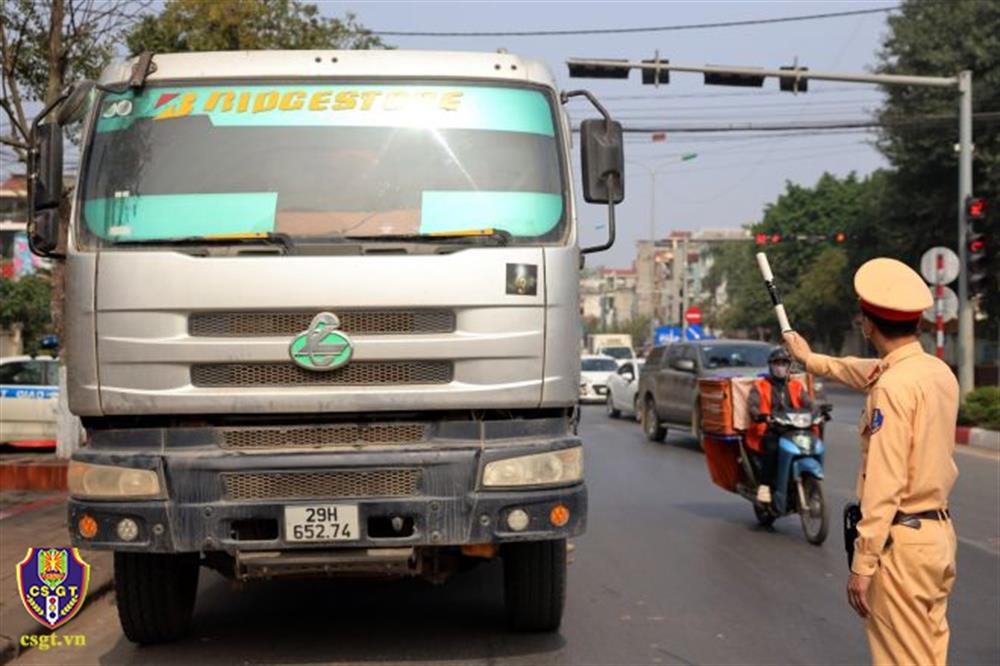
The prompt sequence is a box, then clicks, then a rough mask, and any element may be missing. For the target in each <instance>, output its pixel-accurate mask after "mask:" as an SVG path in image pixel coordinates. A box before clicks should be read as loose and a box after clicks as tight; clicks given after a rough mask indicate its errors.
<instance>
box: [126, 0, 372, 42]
mask: <svg viewBox="0 0 1000 666" xmlns="http://www.w3.org/2000/svg"><path fill="white" fill-rule="evenodd" d="M126 43H127V44H128V48H129V50H130V51H131V52H132V53H139V52H141V51H146V50H151V51H161V52H177V51H239V50H256V49H370V48H379V47H383V46H384V44H383V43H382V40H381V39H379V38H378V37H376V36H374V35H372V34H371V32H370V31H368V30H366V29H365V28H364V27H362V26H361V25H359V24H358V23H357V21H356V20H355V17H354V15H353V14H347V15H346V16H345V17H344V18H343V19H336V18H327V17H324V16H321V15H320V13H319V9H318V8H317V7H316V6H315V5H311V4H305V3H302V2H299V1H298V0H213V2H205V1H204V0H168V2H167V3H166V6H165V7H164V8H163V11H162V12H161V13H160V14H159V15H150V16H146V17H144V18H143V19H142V20H141V21H139V22H138V23H137V24H136V25H135V28H134V29H133V30H132V31H131V32H130V33H129V35H128V37H127V39H126Z"/></svg>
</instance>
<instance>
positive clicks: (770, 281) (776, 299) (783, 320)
mask: <svg viewBox="0 0 1000 666" xmlns="http://www.w3.org/2000/svg"><path fill="white" fill-rule="evenodd" d="M757 266H758V267H759V268H760V274H761V275H763V276H764V286H765V287H767V293H768V295H770V297H771V303H772V304H773V305H774V314H775V315H776V316H777V317H778V325H779V326H780V327H781V332H782V333H788V332H790V331H791V330H792V326H791V324H789V323H788V315H787V314H786V313H785V305H784V303H782V302H781V294H780V293H778V288H777V287H776V286H775V285H774V273H772V272H771V264H770V263H768V261H767V255H766V254H764V253H763V252H758V253H757Z"/></svg>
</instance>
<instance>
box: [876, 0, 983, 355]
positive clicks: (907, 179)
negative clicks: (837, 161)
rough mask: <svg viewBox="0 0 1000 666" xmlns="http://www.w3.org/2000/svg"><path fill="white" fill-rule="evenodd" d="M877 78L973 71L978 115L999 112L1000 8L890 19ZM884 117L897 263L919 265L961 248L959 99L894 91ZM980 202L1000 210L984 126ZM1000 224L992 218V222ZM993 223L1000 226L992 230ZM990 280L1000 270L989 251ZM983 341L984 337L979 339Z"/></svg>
mask: <svg viewBox="0 0 1000 666" xmlns="http://www.w3.org/2000/svg"><path fill="white" fill-rule="evenodd" d="M879 60H880V62H879V67H878V70H879V71H880V72H884V73H887V74H920V75H926V76H955V75H956V74H957V73H958V72H959V71H960V70H963V69H969V70H972V77H973V96H972V100H973V112H990V111H996V110H997V109H998V108H1000V4H998V3H996V2H983V1H982V0H954V1H952V2H938V1H936V0H908V1H907V2H905V3H904V4H903V5H902V7H901V8H900V12H899V13H898V14H893V15H892V16H890V18H889V33H888V34H887V36H886V38H885V41H884V43H883V48H882V51H881V52H880V54H879ZM885 92H886V95H887V97H886V103H885V106H884V107H883V108H882V111H881V113H880V120H881V121H882V122H883V123H885V126H884V127H883V128H882V130H881V132H880V138H879V143H878V146H879V149H880V150H881V151H882V153H883V154H884V155H885V156H886V158H887V159H888V160H889V161H890V163H891V164H892V166H893V170H892V174H891V184H890V185H891V186H890V195H891V198H892V202H891V205H889V206H887V207H886V208H885V217H884V219H883V220H882V222H883V226H884V228H886V229H887V230H891V233H893V234H894V236H895V238H894V241H895V243H894V247H893V250H894V252H893V256H896V257H898V258H899V259H901V260H903V261H906V262H907V263H909V264H910V265H915V264H916V262H917V261H918V260H919V258H920V255H921V254H922V253H923V252H924V251H925V250H927V249H929V248H930V247H932V246H934V245H945V246H948V247H951V248H953V249H954V248H955V246H956V236H957V234H956V225H957V220H956V209H957V201H958V161H957V155H956V153H955V149H954V146H955V143H956V142H957V141H958V97H957V95H956V94H955V91H954V89H951V88H913V87H908V86H888V87H886V89H885ZM927 114H944V115H947V116H950V117H951V118H953V120H948V121H946V122H943V123H941V124H933V125H926V124H920V125H916V124H910V123H906V122H903V121H905V120H906V119H908V118H913V117H915V116H921V115H927ZM973 130H974V137H973V139H974V142H975V154H974V157H973V183H974V189H975V192H976V193H977V194H979V195H981V196H985V197H987V198H988V199H990V200H991V201H992V202H993V204H994V209H993V210H994V211H996V210H997V209H998V208H1000V132H998V131H997V126H996V124H995V123H990V122H989V121H987V120H981V121H977V122H975V123H974V125H973ZM993 217H994V218H995V217H996V216H995V215H994V216H993ZM995 223H996V222H995V220H994V224H995ZM992 255H993V264H992V269H993V270H992V273H993V274H994V275H996V274H997V271H998V269H1000V259H998V257H997V255H998V252H997V250H996V249H994V250H993V251H992ZM998 291H1000V290H997V289H993V290H992V293H991V294H990V295H989V296H988V297H987V298H986V302H985V303H983V308H984V310H985V311H986V312H987V313H988V314H989V315H990V319H989V321H990V322H991V326H990V330H991V333H990V334H989V335H988V336H987V337H995V336H996V330H997V320H998V318H1000V295H998V293H997V292H998ZM981 333H983V334H986V333H987V332H986V331H981Z"/></svg>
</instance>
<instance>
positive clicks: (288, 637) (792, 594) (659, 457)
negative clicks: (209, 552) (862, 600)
mask: <svg viewBox="0 0 1000 666" xmlns="http://www.w3.org/2000/svg"><path fill="white" fill-rule="evenodd" d="M831 398H832V399H833V401H834V402H835V403H836V404H838V410H839V411H840V413H839V414H837V416H838V418H836V419H835V420H834V422H833V423H831V424H830V425H829V426H828V430H827V440H828V444H829V454H828V461H827V474H828V479H827V483H826V492H827V497H828V500H829V501H830V502H831V515H832V516H833V517H834V519H835V520H836V517H837V516H838V515H839V507H840V506H841V505H842V504H843V503H844V501H846V499H847V498H848V496H849V495H851V494H852V490H851V489H852V488H853V483H854V473H855V469H856V465H857V453H856V440H855V434H854V432H855V431H854V424H856V422H857V410H856V407H857V403H856V401H854V402H852V401H853V400H854V398H845V397H843V396H840V395H839V394H834V395H832V396H831ZM848 412H849V413H848ZM835 413H836V412H835ZM582 433H583V435H584V436H585V438H586V446H587V456H588V457H587V478H588V482H589V485H590V493H591V494H590V498H591V506H590V516H589V529H588V532H587V534H586V535H585V536H583V537H581V538H579V539H577V540H576V543H575V550H574V551H573V553H572V554H571V557H572V563H571V565H570V585H569V596H568V602H567V608H566V615H565V619H564V622H563V628H562V631H561V632H560V633H558V634H552V635H516V634H509V633H506V632H505V631H504V629H503V624H502V598H501V591H500V579H499V574H500V571H499V570H498V569H497V567H496V566H494V565H488V566H482V567H480V568H479V569H477V570H475V571H473V572H470V573H468V574H464V575H461V576H458V577H456V578H454V579H452V580H451V581H449V583H448V584H446V585H444V586H439V587H435V586H432V585H429V584H426V583H423V582H421V581H406V582H395V583H376V584H361V583H338V582H329V581H318V582H312V581H292V582H289V581H284V582H270V583H260V584H254V585H248V586H246V587H245V588H243V589H242V590H237V589H236V588H235V587H234V586H233V585H232V584H231V583H229V582H227V581H225V580H224V579H222V578H220V577H218V576H216V575H215V574H210V573H204V574H203V577H202V583H201V589H200V594H199V598H198V605H197V609H196V616H195V630H194V635H193V636H192V637H191V638H190V639H188V640H185V641H183V642H180V643H176V644H173V645H167V646H158V647H150V648H138V647H136V646H134V645H132V644H130V643H129V642H128V641H126V640H125V639H124V638H123V637H122V635H121V632H120V629H119V627H118V621H117V616H116V614H115V608H114V597H113V595H112V594H109V595H107V596H105V597H104V598H102V599H100V600H98V601H96V602H94V603H92V604H90V605H89V607H88V608H85V609H84V611H83V612H82V613H81V615H80V616H79V617H78V618H76V619H74V620H73V621H72V623H71V624H69V625H67V626H66V627H64V628H63V629H62V630H61V631H60V633H63V634H84V635H86V637H87V638H86V640H87V646H86V647H85V648H80V647H73V648H68V647H66V648H59V649H53V650H49V651H47V652H42V651H39V650H37V649H35V650H32V651H29V652H27V653H25V654H24V655H22V656H21V657H20V658H19V659H18V660H17V662H16V663H19V664H53V663H60V664H84V663H101V664H192V663H218V664H261V663H283V664H326V663H337V664H340V663H352V664H358V663H366V662H375V663H379V664H385V663H441V662H452V663H483V664H584V663H588V664H661V663H662V664H675V663H676V664H789V663H796V664H854V663H864V662H866V660H867V648H866V644H865V639H864V634H863V631H862V626H861V623H860V621H859V620H858V619H857V618H856V617H855V616H854V615H853V613H852V611H851V610H850V609H849V607H848V606H847V602H846V599H845V592H844V585H845V581H846V577H847V570H846V563H845V558H844V552H843V545H842V542H841V538H840V534H839V531H838V529H839V528H838V526H837V525H836V524H834V526H833V527H832V529H831V534H830V539H829V540H828V541H827V543H826V544H825V545H824V546H822V547H815V546H811V545H809V544H808V543H806V541H805V540H804V538H803V537H802V533H801V530H800V527H799V523H798V519H797V518H794V517H789V518H785V519H783V520H780V521H779V522H778V523H777V524H776V526H775V529H773V530H769V529H763V528H760V527H758V526H757V525H756V522H755V520H754V517H753V513H752V511H751V507H750V505H749V504H748V503H746V502H745V501H743V500H741V499H739V498H737V497H736V496H734V495H730V494H728V493H725V492H723V491H722V490H719V489H717V488H715V487H714V486H713V485H712V484H711V482H710V481H709V479H708V475H707V472H706V469H705V463H704V458H703V455H702V453H701V452H700V451H699V450H698V448H697V445H696V443H695V442H694V441H693V440H691V439H690V438H687V437H684V436H680V435H673V434H672V435H671V436H670V437H669V438H668V441H667V443H666V444H664V445H660V444H653V443H650V442H647V441H646V440H645V439H644V438H643V436H642V433H641V432H640V429H639V427H638V425H637V424H635V423H634V422H631V421H628V420H610V419H608V418H607V417H606V416H605V414H604V410H603V408H602V407H589V408H586V409H585V410H584V419H583V426H582ZM957 458H958V465H959V467H960V469H961V477H960V479H959V482H958V487H957V490H956V492H955V494H954V495H953V503H952V507H953V510H954V512H955V515H956V524H957V528H958V532H959V535H960V538H961V541H960V545H959V565H958V570H959V574H958V581H957V584H956V586H955V591H954V595H953V597H952V607H951V612H950V619H951V623H952V627H953V631H952V650H951V663H953V664H996V663H1000V631H998V627H1000V459H998V458H997V457H996V456H995V455H993V454H987V453H983V452H977V451H968V450H963V451H961V452H960V453H959V454H958V456H957Z"/></svg>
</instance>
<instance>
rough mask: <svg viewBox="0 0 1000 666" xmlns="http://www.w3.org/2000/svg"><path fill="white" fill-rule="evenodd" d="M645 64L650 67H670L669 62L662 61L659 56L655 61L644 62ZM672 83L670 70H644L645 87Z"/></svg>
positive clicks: (643, 82)
mask: <svg viewBox="0 0 1000 666" xmlns="http://www.w3.org/2000/svg"><path fill="white" fill-rule="evenodd" d="M642 62H643V64H649V65H661V64H662V65H669V64H670V61H669V60H661V59H660V57H659V56H657V57H656V58H654V59H653V60H643V61H642ZM661 83H663V84H666V83H670V70H669V69H646V68H645V67H643V68H642V84H643V85H645V86H654V85H659V84H661Z"/></svg>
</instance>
